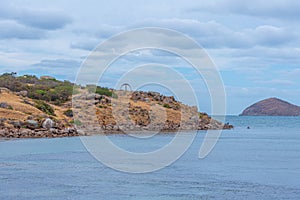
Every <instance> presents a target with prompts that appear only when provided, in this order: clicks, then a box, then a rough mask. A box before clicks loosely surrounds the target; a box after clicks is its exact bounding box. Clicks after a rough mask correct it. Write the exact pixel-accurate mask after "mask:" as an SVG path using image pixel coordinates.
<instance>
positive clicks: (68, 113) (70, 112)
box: [64, 109, 74, 117]
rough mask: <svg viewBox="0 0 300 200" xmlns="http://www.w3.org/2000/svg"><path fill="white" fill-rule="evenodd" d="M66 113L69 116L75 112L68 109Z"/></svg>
mask: <svg viewBox="0 0 300 200" xmlns="http://www.w3.org/2000/svg"><path fill="white" fill-rule="evenodd" d="M64 115H66V116H67V117H73V116H74V114H73V111H72V110H70V109H69V110H66V111H65V112H64Z"/></svg>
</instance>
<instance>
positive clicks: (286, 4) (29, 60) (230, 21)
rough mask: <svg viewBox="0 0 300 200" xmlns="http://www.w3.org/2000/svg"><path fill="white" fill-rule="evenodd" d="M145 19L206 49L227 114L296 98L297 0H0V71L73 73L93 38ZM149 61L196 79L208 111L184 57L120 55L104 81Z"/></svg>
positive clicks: (299, 57)
mask: <svg viewBox="0 0 300 200" xmlns="http://www.w3.org/2000/svg"><path fill="white" fill-rule="evenodd" d="M143 27H161V28H168V29H172V30H175V31H178V32H181V33H183V34H184V35H186V36H188V37H190V38H192V39H194V40H195V41H196V42H197V43H199V44H200V45H201V46H202V47H203V48H204V49H205V50H206V52H207V54H208V55H209V56H210V58H211V59H212V60H213V62H214V63H215V65H216V66H217V68H218V70H219V72H220V74H221V77H222V80H223V83H224V87H225V92H226V97H227V113H228V114H239V113H241V112H242V110H243V109H244V108H246V107H247V106H249V105H251V104H252V103H254V102H256V101H259V100H262V99H264V98H269V97H278V98H282V99H284V100H287V101H289V102H291V103H294V104H297V105H300V95H299V94H300V87H299V86H300V79H299V77H300V1H297V0H294V1H293V0H274V1H259V0H251V1H239V0H210V1H202V0H185V1H178V0H152V1H147V0H140V1H134V0H123V1H116V0H110V1H103V0H87V1H79V0H73V1H66V0H53V1H37V0H10V1H6V0H2V1H0V73H4V72H12V71H13V72H17V73H18V74H20V75H22V74H35V75H38V76H40V75H52V76H55V77H57V78H59V79H67V80H70V81H75V79H76V76H77V73H78V70H79V69H80V66H81V65H82V63H83V62H84V60H85V59H86V58H87V56H88V55H89V54H90V52H91V50H93V49H94V48H95V47H96V46H97V45H98V44H99V43H101V42H103V41H105V40H106V39H108V38H111V37H112V36H114V35H115V34H118V33H120V32H124V31H128V30H132V29H136V28H143ZM179 45H180V44H179ZM137 54H138V55H139V56H136V55H137ZM141 55H142V56H141ZM147 62H151V63H161V64H164V65H169V66H173V67H174V68H176V67H177V68H178V71H179V72H181V73H183V74H184V75H185V77H186V79H188V80H189V81H191V82H193V81H194V83H193V84H194V85H195V87H197V85H198V88H197V89H196V91H197V92H199V96H200V97H199V98H200V99H201V100H200V101H199V107H200V108H201V109H200V110H202V111H206V112H208V113H209V112H210V109H211V106H210V99H209V98H210V97H209V93H207V89H206V88H205V84H203V81H202V82H201V81H196V82H195V80H196V77H195V76H194V73H193V72H192V71H191V70H186V69H185V68H184V67H183V66H184V65H186V63H184V62H182V61H181V60H180V59H178V58H176V57H174V56H173V57H172V56H170V55H169V54H167V53H165V52H161V51H140V52H138V53H136V54H134V53H133V54H132V55H128V56H125V57H124V58H122V59H120V60H119V61H117V62H116V64H115V65H114V70H112V72H116V73H115V74H113V73H112V74H109V75H108V76H107V77H106V79H105V81H104V82H103V83H102V84H103V85H104V86H108V87H110V86H113V83H112V81H113V80H112V79H113V78H115V79H117V78H118V76H120V74H118V72H119V71H120V70H119V69H120V68H121V67H122V65H123V66H125V65H133V64H140V63H147ZM118 63H119V64H118ZM144 73H145V72H144ZM177 86H180V85H177ZM201 91H202V92H201Z"/></svg>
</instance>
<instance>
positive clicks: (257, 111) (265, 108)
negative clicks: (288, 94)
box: [240, 98, 300, 116]
mask: <svg viewBox="0 0 300 200" xmlns="http://www.w3.org/2000/svg"><path fill="white" fill-rule="evenodd" d="M240 115H241V116H300V106H296V105H293V104H291V103H289V102H286V101H283V100H281V99H278V98H268V99H265V100H262V101H259V102H257V103H255V104H253V105H251V106H249V107H248V108H246V109H245V110H244V111H243V112H242V114H240Z"/></svg>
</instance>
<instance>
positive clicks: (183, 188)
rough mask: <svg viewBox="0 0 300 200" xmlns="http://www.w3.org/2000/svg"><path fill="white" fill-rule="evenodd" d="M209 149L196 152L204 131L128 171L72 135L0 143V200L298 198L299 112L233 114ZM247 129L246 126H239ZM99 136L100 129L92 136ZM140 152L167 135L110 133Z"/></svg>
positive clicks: (299, 163) (151, 147)
mask: <svg viewBox="0 0 300 200" xmlns="http://www.w3.org/2000/svg"><path fill="white" fill-rule="evenodd" d="M226 121H228V122H230V123H231V124H234V125H235V128H234V129H233V130H225V131H223V132H222V135H221V138H220V139H219V141H218V143H217V145H216V146H215V148H214V149H213V151H212V152H211V153H210V154H209V155H208V156H207V157H206V158H205V159H199V158H198V153H199V148H200V145H201V143H202V141H203V137H204V136H205V133H206V132H205V131H199V132H198V134H197V137H196V139H195V140H194V142H193V144H192V145H191V147H190V148H189V149H188V150H187V151H186V152H185V154H184V155H183V156H182V157H181V158H180V159H178V160H177V161H176V162H175V163H173V164H172V165H170V166H168V167H166V168H164V169H161V170H159V171H156V172H152V173H146V174H129V173H124V172H119V171H116V170H113V169H111V168H108V167H106V166H105V165H103V164H102V163H100V162H99V161H97V160H96V159H95V158H93V157H92V156H91V155H90V154H89V153H88V152H87V151H86V149H85V147H84V146H83V145H82V143H81V140H80V138H76V137H75V138H56V139H20V140H8V141H1V142H0V199H1V200H6V199H30V200H33V199H39V200H40V199H46V200H48V199H49V200H50V199H51V200H55V199H72V200H76V199H83V200H86V199H93V200H94V199H95V200H96V199H100V200H102V199H104V200H106V199H108V200H114V199H120V200H121V199H122V200H123V199H137V200H146V199H147V200H148V199H154V200H156V199H157V200H158V199H163V200H168V199H170V200H179V199H180V200H189V199H197V200H198V199H300V117H237V116H228V117H227V119H226ZM248 126H249V127H250V129H247V127H248ZM99 137H103V136H99ZM110 138H111V140H112V141H113V142H114V143H115V144H117V145H119V146H122V147H123V148H127V149H128V150H132V151H137V152H144V151H145V152H147V151H148V150H153V149H156V148H158V147H159V146H163V145H164V144H165V143H166V142H168V141H170V140H171V139H172V138H173V134H160V135H156V136H155V137H154V138H153V140H149V139H132V138H130V137H129V136H124V135H112V136H110Z"/></svg>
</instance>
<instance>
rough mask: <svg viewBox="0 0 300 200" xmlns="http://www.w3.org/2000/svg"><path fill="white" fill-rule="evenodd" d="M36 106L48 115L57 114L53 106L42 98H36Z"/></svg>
mask: <svg viewBox="0 0 300 200" xmlns="http://www.w3.org/2000/svg"><path fill="white" fill-rule="evenodd" d="M35 107H36V108H37V109H39V110H41V111H43V112H44V113H46V114H47V115H52V116H55V112H54V109H53V108H52V106H50V105H49V104H47V103H46V102H44V101H41V100H36V101H35Z"/></svg>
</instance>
